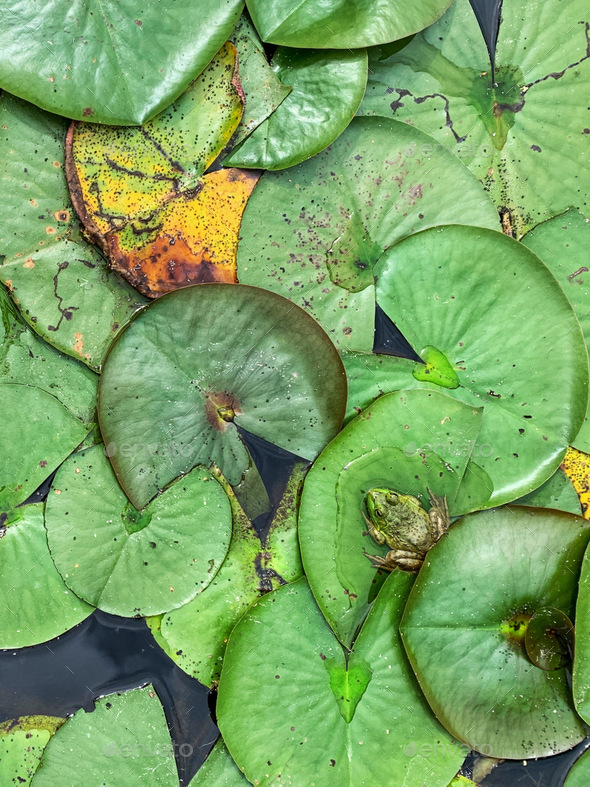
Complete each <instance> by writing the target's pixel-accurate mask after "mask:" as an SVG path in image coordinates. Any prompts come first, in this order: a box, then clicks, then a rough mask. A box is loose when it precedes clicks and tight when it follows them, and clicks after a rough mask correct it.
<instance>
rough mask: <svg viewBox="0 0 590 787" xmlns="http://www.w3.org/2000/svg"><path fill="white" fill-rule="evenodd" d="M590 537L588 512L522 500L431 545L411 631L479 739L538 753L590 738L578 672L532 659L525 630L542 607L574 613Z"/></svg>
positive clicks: (418, 654)
mask: <svg viewBox="0 0 590 787" xmlns="http://www.w3.org/2000/svg"><path fill="white" fill-rule="evenodd" d="M589 538H590V526H589V524H588V522H586V520H584V519H582V518H581V517H576V516H573V515H572V514H565V513H561V512H558V511H550V510H542V509H541V510H540V509H534V508H525V507H521V506H510V507H504V508H497V509H494V510H493V511H486V512H480V513H476V514H470V515H468V516H466V517H465V518H464V519H463V520H461V521H460V522H458V523H456V524H455V525H453V527H452V528H451V529H450V530H449V532H448V533H447V535H446V536H445V538H443V539H441V540H440V541H439V542H438V543H437V544H436V545H435V546H434V547H433V548H432V549H431V551H430V552H429V553H428V556H427V559H426V561H425V563H424V566H423V568H422V570H421V571H420V574H419V575H418V578H417V580H416V583H415V585H414V587H413V589H412V592H411V594H410V597H409V599H408V603H407V606H406V609H405V612H404V616H403V619H402V622H401V626H400V630H401V633H402V638H403V641H404V645H405V647H406V651H407V653H408V656H409V658H410V661H411V663H412V666H413V668H414V671H415V672H416V675H417V677H418V680H419V682H420V686H421V688H422V691H423V692H424V694H425V695H426V698H427V700H428V702H429V704H430V706H431V707H432V709H433V710H434V712H435V713H436V715H437V717H438V718H439V719H440V720H441V722H442V723H443V724H444V726H445V727H446V728H447V729H448V730H449V731H450V732H451V733H452V734H453V735H456V736H457V737H458V738H459V739H460V740H462V741H464V742H465V743H467V744H468V745H469V746H470V747H472V748H474V749H476V750H478V748H479V749H481V750H482V751H485V753H486V754H488V755H490V756H492V757H499V758H508V759H509V758H513V759H523V758H524V759H528V758H530V757H545V756H549V755H551V754H557V753H559V752H561V751H565V750H567V749H570V748H571V747H572V746H574V745H575V744H576V743H578V742H579V741H581V740H582V739H583V738H584V737H585V735H586V731H585V727H584V725H583V723H582V721H581V719H580V718H579V717H578V715H577V713H576V712H575V710H574V706H573V701H572V697H571V691H570V687H569V682H568V675H567V673H566V670H565V669H557V670H553V671H545V670H543V669H539V667H536V666H535V665H534V664H532V663H531V661H530V659H529V658H528V656H527V654H526V651H525V636H526V632H527V627H528V625H529V624H530V620H531V618H532V617H533V615H534V613H535V612H537V611H538V610H540V609H541V608H545V607H553V608H555V609H557V610H560V611H561V612H562V613H564V614H565V615H567V616H568V617H570V618H572V619H573V617H572V616H573V612H574V605H575V601H576V592H577V582H578V577H579V573H580V568H581V565H582V558H583V556H584V550H585V548H586V545H587V543H588V539H589ZM582 582H583V577H582ZM580 614H582V616H583V615H584V612H583V611H581V610H580V606H579V604H578V610H577V613H576V619H578V618H580ZM582 619H583V618H582ZM484 746H485V748H483V747H484Z"/></svg>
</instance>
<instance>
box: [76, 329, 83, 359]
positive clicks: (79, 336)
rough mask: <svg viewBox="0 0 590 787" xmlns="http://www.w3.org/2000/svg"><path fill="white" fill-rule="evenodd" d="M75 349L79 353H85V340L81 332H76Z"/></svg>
mask: <svg viewBox="0 0 590 787" xmlns="http://www.w3.org/2000/svg"><path fill="white" fill-rule="evenodd" d="M74 339H75V341H74V350H75V351H76V352H77V353H78V355H83V350H84V340H83V338H82V334H81V333H75V334H74Z"/></svg>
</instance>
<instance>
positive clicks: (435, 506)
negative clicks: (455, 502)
mask: <svg viewBox="0 0 590 787" xmlns="http://www.w3.org/2000/svg"><path fill="white" fill-rule="evenodd" d="M428 496H429V497H430V511H429V512H428V516H429V517H430V521H431V522H432V525H433V526H434V528H435V531H436V536H437V541H438V539H439V538H440V537H441V536H444V534H445V533H446V532H447V530H448V529H449V526H450V524H451V517H450V515H449V507H448V505H447V498H446V496H445V495H443V496H442V497H439V496H438V495H435V494H434V492H433V491H432V490H431V489H429V490H428Z"/></svg>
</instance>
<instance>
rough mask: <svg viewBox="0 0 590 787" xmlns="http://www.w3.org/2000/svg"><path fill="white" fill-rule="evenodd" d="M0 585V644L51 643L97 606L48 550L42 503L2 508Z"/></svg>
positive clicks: (0, 646)
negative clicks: (67, 579)
mask: <svg viewBox="0 0 590 787" xmlns="http://www.w3.org/2000/svg"><path fill="white" fill-rule="evenodd" d="M0 585H1V587H2V590H3V593H2V597H1V602H0V608H1V611H2V612H1V614H2V625H1V626H0V648H25V647H28V646H30V645H37V644H38V643H39V642H46V641H47V640H49V639H53V638H54V637H58V636H59V635H60V634H63V633H64V632H65V631H68V630H69V629H71V628H73V627H74V626H76V625H77V624H78V623H80V622H81V621H83V620H84V619H85V618H87V617H88V615H90V614H91V612H92V611H93V610H94V607H91V606H89V605H88V604H86V603H85V602H84V601H82V600H81V599H80V598H78V596H76V595H74V593H72V591H71V590H70V589H69V588H68V587H67V586H66V585H65V584H64V581H63V579H62V578H61V577H60V575H59V573H58V571H57V569H56V567H55V565H54V563H53V561H52V559H51V556H50V554H49V547H48V546H47V537H46V534H45V528H44V527H43V505H41V504H39V503H37V504H35V505H27V506H22V507H20V508H16V509H13V510H11V511H8V512H3V513H0ZM0 746H1V744H0ZM1 759H2V758H0V760H1ZM1 770H2V769H1V767H0V773H1ZM0 783H1V784H3V785H4V784H9V783H10V782H7V781H5V780H0ZM15 783H16V782H15Z"/></svg>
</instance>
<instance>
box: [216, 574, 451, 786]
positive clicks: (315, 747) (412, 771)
mask: <svg viewBox="0 0 590 787" xmlns="http://www.w3.org/2000/svg"><path fill="white" fill-rule="evenodd" d="M413 581H414V578H413V576H411V575H409V574H402V573H400V572H395V573H394V574H392V575H391V576H390V577H389V579H388V580H387V583H386V584H385V585H384V587H383V589H382V590H381V593H380V594H379V596H378V597H377V600H376V602H375V606H374V608H373V610H372V611H371V613H370V615H369V617H368V618H367V620H366V622H365V624H364V626H363V629H362V631H361V633H360V635H359V637H358V639H357V641H356V643H355V645H354V648H353V650H352V651H351V652H348V651H347V650H345V649H344V648H343V647H342V645H340V643H339V642H338V640H337V639H336V638H335V636H334V635H333V634H332V632H331V631H330V629H329V628H328V626H327V625H326V623H325V621H324V619H323V618H322V615H321V613H320V610H319V609H318V608H317V606H316V605H315V602H314V599H313V596H312V594H311V592H310V590H309V587H308V585H307V582H306V581H305V579H301V580H299V581H297V582H294V583H292V584H290V585H285V586H284V587H282V588H280V589H279V590H276V591H274V592H273V593H269V594H268V595H266V596H264V597H263V598H262V599H261V600H260V601H259V602H258V603H257V604H255V605H254V606H253V607H251V609H250V611H249V612H248V613H246V615H245V616H244V617H243V618H242V619H241V620H240V622H239V623H238V625H237V626H236V628H235V629H234V630H233V632H232V634H231V636H230V640H229V643H228V647H227V652H226V656H225V661H224V665H223V671H222V675H221V680H220V683H219V695H218V702H217V715H218V719H219V727H220V729H221V732H222V734H223V739H224V741H225V744H226V745H227V747H228V749H229V751H230V753H231V756H232V757H233V759H234V760H235V762H236V764H237V766H238V768H239V769H240V770H242V771H243V772H244V774H245V775H246V777H247V778H248V780H249V781H251V782H252V783H255V784H256V783H257V784H260V785H269V784H273V783H276V782H277V781H278V780H279V775H280V781H281V783H282V782H283V781H284V782H285V783H288V784H313V783H315V784H362V783H363V782H364V783H370V784H387V785H391V787H402V785H410V784H411V785H415V784H416V785H417V784H423V783H425V782H426V783H427V784H428V785H429V787H446V785H448V783H449V781H450V780H451V779H452V778H453V776H454V774H455V773H456V772H457V770H458V769H459V767H460V766H461V763H462V762H463V759H464V758H465V755H466V749H465V747H464V746H462V745H461V744H459V743H458V742H457V741H455V740H453V738H451V737H450V736H449V735H448V734H447V733H446V732H445V730H444V729H442V727H441V726H440V725H439V723H438V722H437V720H436V718H435V717H434V715H433V714H432V713H431V712H430V709H429V708H428V706H427V705H426V703H425V701H424V698H423V697H422V695H421V693H420V690H419V688H418V686H417V684H416V681H415V679H414V677H413V675H412V673H411V669H410V667H409V664H408V663H407V660H406V658H405V655H404V652H403V647H402V645H401V641H400V636H399V633H398V631H397V626H398V623H399V619H400V617H401V613H402V609H403V606H404V604H405V601H406V598H407V595H408V592H409V590H410V587H411V585H412V582H413ZM245 696H247V697H248V708H249V713H247V714H246V713H244V712H243V710H244V697H245ZM252 718H256V719H257V723H256V724H255V725H253V724H252V723H251V721H252ZM439 752H444V756H438V753H439ZM269 763H270V764H269Z"/></svg>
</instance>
